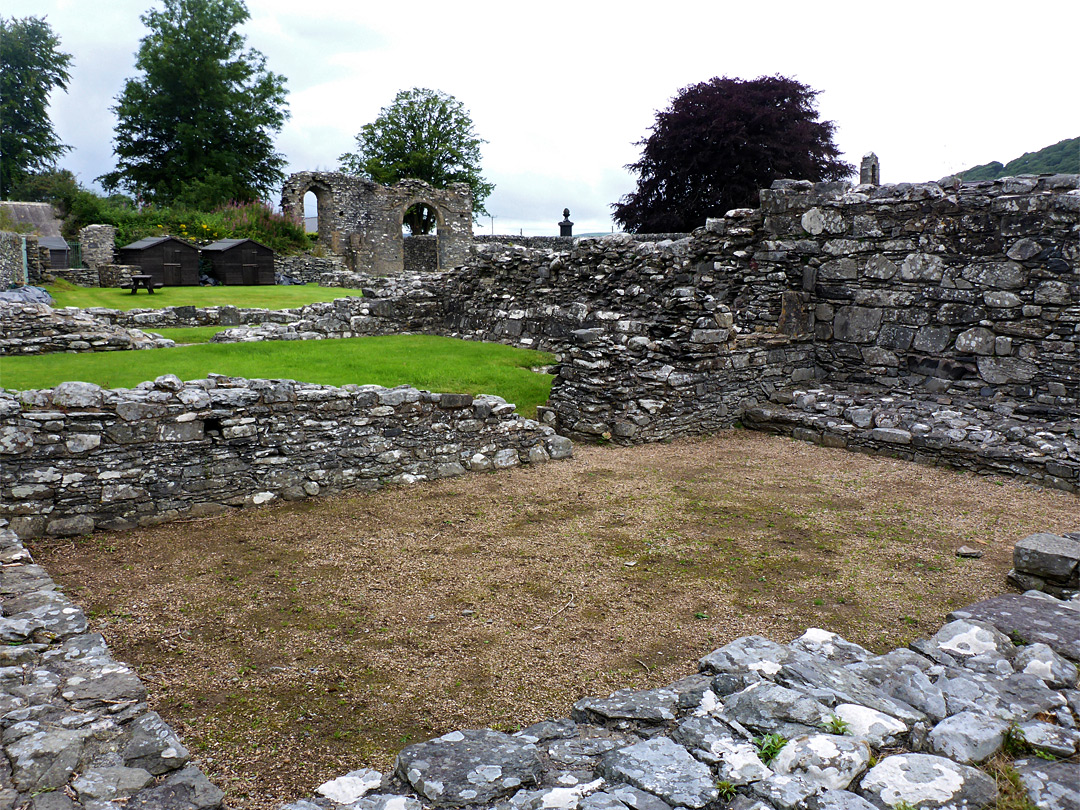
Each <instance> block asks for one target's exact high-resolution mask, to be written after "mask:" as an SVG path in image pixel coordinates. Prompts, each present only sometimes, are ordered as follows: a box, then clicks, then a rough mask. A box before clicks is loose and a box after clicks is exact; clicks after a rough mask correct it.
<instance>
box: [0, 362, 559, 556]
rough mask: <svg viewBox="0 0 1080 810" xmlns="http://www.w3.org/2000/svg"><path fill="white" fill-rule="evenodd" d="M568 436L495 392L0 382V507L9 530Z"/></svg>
mask: <svg viewBox="0 0 1080 810" xmlns="http://www.w3.org/2000/svg"><path fill="white" fill-rule="evenodd" d="M570 453H571V444H570V441H569V440H568V439H565V438H563V437H561V436H557V435H555V433H554V431H553V430H552V429H551V428H550V427H545V426H541V425H539V424H538V423H536V422H535V421H532V420H528V419H524V418H522V417H520V416H518V415H517V414H516V413H515V412H514V406H513V405H508V404H506V403H505V402H504V401H502V400H501V399H499V398H498V397H488V396H480V397H475V398H474V397H472V396H468V395H465V394H432V393H428V392H426V391H417V390H416V389H413V388H394V389H384V388H380V387H378V386H346V387H344V388H334V387H332V386H322V385H310V384H304V383H296V382H292V381H288V380H243V379H235V378H228V377H221V376H211V377H209V378H208V379H205V380H196V381H191V382H187V383H183V382H181V381H180V380H179V379H178V378H176V377H175V376H172V375H167V376H163V377H159V378H158V379H157V380H155V381H154V382H152V383H143V384H141V385H139V386H138V387H136V388H134V389H130V390H125V389H118V390H104V389H101V388H99V387H98V386H95V385H90V384H88V383H80V382H68V383H61V384H60V385H58V386H57V387H56V388H54V389H51V390H45V391H22V392H6V391H2V390H0V457H2V459H3V467H2V470H0V518H8V519H9V520H10V521H11V527H12V529H13V530H15V531H16V532H17V533H18V534H19V535H20V536H21V537H30V536H39V535H43V534H50V535H61V536H64V535H74V534H86V533H88V532H91V531H93V530H95V529H98V528H101V529H124V528H131V527H134V526H146V525H154V524H158V523H161V522H163V521H166V520H171V519H176V518H180V517H185V516H188V517H195V516H203V515H212V514H217V513H220V512H224V511H226V510H228V509H229V508H230V507H240V506H250V505H258V504H262V503H268V502H270V501H273V500H276V499H278V498H284V499H300V498H306V497H309V496H313V495H318V494H320V493H327V492H337V491H340V490H343V489H352V488H355V489H375V488H377V487H379V486H382V485H384V484H394V483H412V482H415V481H420V480H425V479H434V478H445V477H450V476H455V475H462V474H464V473H465V472H467V471H470V470H471V471H484V470H491V469H498V468H505V467H512V466H516V465H518V464H536V463H541V462H545V461H547V460H549V459H551V458H556V459H558V458H565V457H567V456H569V455H570Z"/></svg>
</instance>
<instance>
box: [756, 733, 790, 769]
mask: <svg viewBox="0 0 1080 810" xmlns="http://www.w3.org/2000/svg"><path fill="white" fill-rule="evenodd" d="M785 745H787V738H786V737H784V736H783V735H781V734H766V735H765V736H763V737H755V738H754V746H755V747H756V748H757V752H758V758H759V759H761V761H762V762H764V763H765V764H766V765H768V764H770V763H771V762H772V761H773V760H774V759H776V755H777V754H779V753H780V749H782V748H783V747H784V746H785Z"/></svg>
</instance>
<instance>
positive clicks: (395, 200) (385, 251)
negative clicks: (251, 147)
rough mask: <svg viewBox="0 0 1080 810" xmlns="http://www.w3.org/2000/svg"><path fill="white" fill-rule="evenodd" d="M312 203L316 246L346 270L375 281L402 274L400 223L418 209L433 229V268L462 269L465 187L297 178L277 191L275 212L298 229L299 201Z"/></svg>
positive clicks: (468, 238) (467, 242)
mask: <svg viewBox="0 0 1080 810" xmlns="http://www.w3.org/2000/svg"><path fill="white" fill-rule="evenodd" d="M309 191H310V192H312V193H313V194H315V197H316V199H317V201H318V210H319V232H318V243H319V244H320V245H322V246H323V247H324V248H325V249H327V250H329V251H330V252H332V253H334V254H335V255H338V256H340V257H342V258H343V259H344V261H345V263H346V264H347V265H348V266H349V268H350V269H352V270H360V271H363V272H367V273H373V274H375V275H387V274H397V273H401V272H403V270H404V267H405V265H404V262H405V258H404V246H403V242H402V235H401V226H402V217H403V215H404V213H405V211H406V210H408V209H409V208H411V207H412V206H413V205H416V204H419V203H424V204H426V205H428V206H429V207H430V208H431V209H432V210H434V211H435V216H436V220H437V224H438V237H439V239H438V267H440V268H443V269H448V268H452V267H457V266H459V265H462V264H464V263H465V261H466V260H467V259H468V256H469V248H470V246H471V244H472V192H471V191H470V189H469V186H468V185H467V184H465V183H453V184H451V185H450V186H449V187H448V188H445V189H437V188H434V187H432V186H430V185H429V184H427V183H425V182H423V181H421V180H402V181H401V182H399V183H396V184H394V185H393V186H381V185H379V184H377V183H373V182H372V181H370V180H367V179H364V178H362V177H353V176H351V175H347V174H341V173H340V172H298V173H296V174H292V175H289V177H288V179H287V180H286V181H285V184H284V185H283V187H282V190H281V210H282V212H283V213H284V214H285V215H286V216H288V217H291V218H292V219H293V220H294V221H295V222H296V223H297V224H302V223H303V215H304V195H305V194H307V192H309Z"/></svg>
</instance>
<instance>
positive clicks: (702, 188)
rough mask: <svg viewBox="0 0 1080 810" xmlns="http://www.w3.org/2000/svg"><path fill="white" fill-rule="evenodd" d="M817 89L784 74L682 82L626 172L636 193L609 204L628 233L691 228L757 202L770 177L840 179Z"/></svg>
mask: <svg viewBox="0 0 1080 810" xmlns="http://www.w3.org/2000/svg"><path fill="white" fill-rule="evenodd" d="M817 94H818V91H817V90H811V89H810V88H809V87H808V86H807V85H805V84H802V83H800V82H797V81H795V80H794V79H788V78H785V77H783V76H762V77H760V78H757V79H753V80H743V79H729V78H727V77H724V78H713V79H710V80H709V81H707V82H701V83H700V84H695V85H691V86H690V87H684V88H683V89H682V90H680V91H679V94H678V95H677V96H676V97H675V99H674V100H673V101H672V102H671V106H670V107H668V108H667V109H666V110H663V111H662V112H659V113H657V115H656V123H655V124H654V125H653V127H652V130H651V131H652V134H651V135H649V137H647V138H645V139H644V140H642V141H638V143H637V145H639V146H641V147H643V149H642V153H641V159H640V160H638V161H637V162H636V163H631V164H630V165H628V166H627V167H626V168H627V169H629V170H631V171H633V172H635V173H636V174H637V175H638V181H637V189H636V190H635V191H633V192H631V193H630V194H628V195H626V196H625V197H623V198H622V200H620V201H619V202H617V203H614V204H613V205H612V208H613V209H614V211H615V213H614V218H615V221H616V222H618V223H619V224H620V225H621V226H623V227H624V228H626V229H627V230H629V231H636V232H639V233H648V232H653V233H666V232H673V231H678V232H684V231H691V230H693V229H694V228H697V227H699V226H701V225H704V224H705V219H706V218H707V217H715V216H722V215H723V214H724V213H725V212H726V211H729V210H730V209H732V208H739V207H743V206H753V205H756V204H757V201H758V190H759V189H762V188H768V187H769V186H770V185H771V184H772V182H773V180H776V179H780V178H785V177H787V178H797V179H800V180H814V181H819V180H838V179H841V178H844V177H847V176H848V175H850V174H851V173H852V172H853V171H854V167H853V166H851V165H850V164H848V163H844V162H843V161H841V160H840V157H839V156H840V150H839V149H837V147H836V145H835V144H834V143H833V134H834V132H835V130H836V125H835V124H833V123H832V122H831V121H819V120H818V114H817V110H815V109H814V100H815V98H816V96H817Z"/></svg>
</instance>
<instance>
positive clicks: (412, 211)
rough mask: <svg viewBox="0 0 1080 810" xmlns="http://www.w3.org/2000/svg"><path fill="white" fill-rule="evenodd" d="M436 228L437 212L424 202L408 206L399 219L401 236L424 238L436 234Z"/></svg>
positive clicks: (437, 225)
mask: <svg viewBox="0 0 1080 810" xmlns="http://www.w3.org/2000/svg"><path fill="white" fill-rule="evenodd" d="M438 227H439V212H438V211H437V210H436V209H435V207H434V206H432V205H428V204H427V203H425V202H418V203H416V204H414V205H411V206H409V207H408V208H406V209H405V212H404V213H403V214H402V217H401V234H402V236H426V235H428V234H434V233H436V231H437V229H438Z"/></svg>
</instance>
